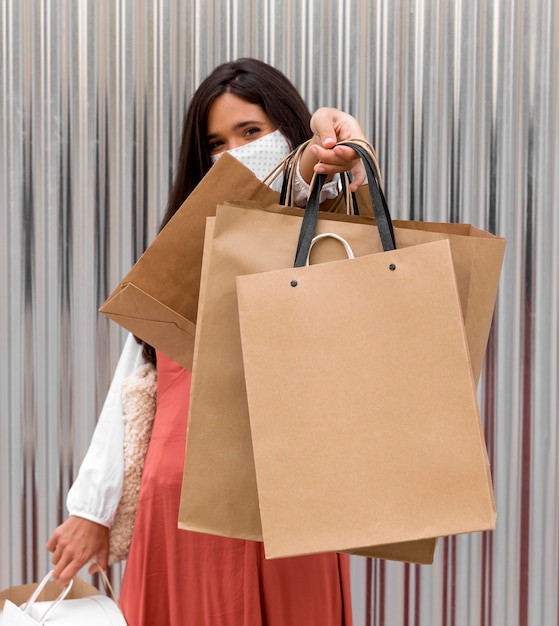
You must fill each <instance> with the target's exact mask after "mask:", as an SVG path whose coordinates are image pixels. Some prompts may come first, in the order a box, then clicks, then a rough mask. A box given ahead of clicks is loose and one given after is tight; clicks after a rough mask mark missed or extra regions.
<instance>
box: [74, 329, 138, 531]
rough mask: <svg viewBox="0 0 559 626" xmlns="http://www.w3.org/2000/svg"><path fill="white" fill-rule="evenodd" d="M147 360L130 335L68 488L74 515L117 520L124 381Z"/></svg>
mask: <svg viewBox="0 0 559 626" xmlns="http://www.w3.org/2000/svg"><path fill="white" fill-rule="evenodd" d="M144 363H145V361H144V359H143V357H142V346H141V345H140V344H138V342H137V341H136V340H135V338H134V336H133V335H132V334H130V335H128V338H127V339H126V342H125V344H124V348H123V350H122V353H121V355H120V358H119V361H118V364H117V367H116V370H115V373H114V376H113V379H112V381H111V385H110V387H109V392H108V394H107V397H106V399H105V402H104V404H103V408H102V410H101V414H100V415H99V419H98V421H97V425H96V427H95V431H94V432H93V437H92V439H91V443H90V445H89V448H88V450H87V452H86V455H85V457H84V459H83V461H82V464H81V466H80V469H79V472H78V476H77V478H76V480H75V482H74V484H73V485H72V487H71V488H70V491H69V492H68V497H67V499H66V505H67V507H68V511H69V513H70V515H77V516H79V517H83V518H85V519H88V520H91V521H93V522H97V523H99V524H103V525H104V526H109V527H110V526H111V525H112V523H113V521H114V517H115V513H116V509H117V506H118V502H119V500H120V496H121V494H122V482H123V475H124V452H123V438H124V425H123V419H122V383H123V382H124V380H125V379H126V377H127V376H129V375H130V374H131V373H132V372H134V371H135V370H136V369H137V368H138V367H140V366H141V365H143V364H144Z"/></svg>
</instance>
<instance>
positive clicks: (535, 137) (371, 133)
mask: <svg viewBox="0 0 559 626" xmlns="http://www.w3.org/2000/svg"><path fill="white" fill-rule="evenodd" d="M239 56H255V57H258V58H260V59H263V60H266V61H268V62H270V63H272V64H273V65H275V66H276V67H278V68H279V69H281V70H282V71H284V72H285V73H286V74H287V75H288V76H289V77H290V78H291V79H292V81H293V82H294V84H295V85H296V86H297V87H298V89H299V90H300V91H301V93H302V95H303V97H304V98H305V100H306V101H307V103H308V105H309V107H310V108H311V109H314V108H316V107H318V106H322V105H325V106H338V107H340V108H343V109H345V110H347V111H349V112H350V113H352V114H353V115H355V116H356V117H357V118H358V119H359V120H360V121H361V123H362V125H363V127H364V128H365V130H366V133H367V135H368V137H369V138H370V139H371V141H372V142H373V143H374V144H375V146H376V147H377V150H378V155H379V161H380V164H381V167H382V170H383V175H384V179H385V183H386V193H387V197H388V200H389V204H390V206H391V207H392V211H393V214H394V216H395V217H398V218H402V219H420V220H430V221H458V222H469V223H473V224H474V225H475V226H477V227H479V228H483V229H488V230H491V231H493V232H495V233H497V234H499V235H501V236H504V237H507V239H508V246H507V253H506V258H505V264H504V268H503V274H502V281H501V289H500V293H499V298H498V302H497V310H496V315H495V318H494V323H493V328H492V332H491V336H490V340H489V346H488V352H487V359H486V364H485V368H484V371H483V375H482V380H481V384H480V389H479V398H480V407H481V409H482V415H483V420H484V424H483V426H484V432H485V436H486V440H487V444H488V450H489V456H490V460H491V464H492V467H491V469H492V472H493V476H494V481H495V494H496V500H497V510H498V522H497V529H496V531H495V532H494V533H484V534H480V535H472V536H463V537H456V538H449V539H444V540H441V541H440V543H439V546H438V550H437V556H436V562H435V564H434V565H433V566H429V567H426V566H415V565H406V564H400V563H390V562H381V561H370V560H366V559H361V558H358V557H355V558H353V559H352V579H353V604H354V612H355V623H356V625H357V626H369V625H370V626H384V625H387V626H398V625H400V624H401V625H402V626H478V625H481V626H505V625H506V626H544V625H545V626H547V625H550V626H551V625H553V624H558V625H559V610H558V596H559V573H558V562H559V510H558V506H557V502H558V501H559V478H558V476H559V459H558V448H559V446H558V444H559V431H558V415H559V399H558V386H559V385H558V382H559V337H558V333H559V325H558V316H559V81H558V78H557V77H558V76H559V7H558V5H557V3H556V2H555V1H554V0H532V1H531V2H529V3H528V2H522V1H521V0H494V1H492V2H488V1H485V0H468V1H466V0H283V1H281V2H279V1H274V0H118V1H117V2H113V1H111V0H80V1H79V2H76V1H75V0H0V350H1V356H2V358H1V359H0V588H4V587H6V586H8V585H10V584H16V583H19V582H26V581H30V580H36V579H38V578H39V577H41V576H42V575H43V574H44V573H45V572H46V571H47V569H48V567H49V556H48V554H47V553H46V551H45V549H44V544H45V542H46V540H47V538H48V536H49V534H50V532H51V531H52V529H53V528H54V527H55V525H56V524H57V523H59V522H60V521H61V520H62V519H63V517H64V515H65V506H64V501H65V494H66V492H67V490H68V487H69V485H70V484H71V482H72V479H73V477H74V475H75V473H76V471H77V468H78V466H79V463H80V460H81V458H82V457H83V454H84V452H85V450H86V447H87V444H88V441H89V439H90V436H91V433H92V430H93V427H94V424H95V420H96V416H97V414H98V411H99V409H100V405H101V403H102V401H103V398H104V394H105V393H106V390H107V386H108V383H109V381H110V377H111V373H112V370H113V368H114V365H115V363H116V360H117V358H118V353H119V350H120V346H121V345H122V341H123V337H124V333H123V331H122V330H121V329H120V328H118V327H117V326H116V325H115V324H113V323H111V322H109V321H108V320H106V319H105V318H103V317H102V316H101V315H99V314H98V313H97V309H98V307H99V306H100V304H101V303H102V302H103V301H104V299H105V297H106V296H107V295H108V294H109V293H110V291H111V290H112V289H113V288H114V286H115V285H116V284H117V283H118V281H119V279H120V278H121V277H122V276H123V274H124V273H125V272H126V271H127V270H128V269H129V267H130V266H131V265H132V264H133V262H134V260H135V259H136V258H137V257H138V255H139V254H140V253H141V252H142V250H143V249H144V248H145V247H146V246H147V245H148V244H149V242H150V241H151V240H152V238H153V236H154V234H155V232H156V228H157V224H158V221H159V218H160V216H161V215H162V212H163V210H164V207H165V202H166V196H167V192H168V189H169V185H170V181H171V179H172V175H173V167H174V164H175V162H176V159H177V151H178V146H179V141H180V132H181V123H182V117H183V115H184V112H185V109H186V106H187V103H188V101H189V98H190V97H191V95H192V93H193V91H194V89H195V87H196V86H197V85H198V84H199V82H200V81H201V80H202V79H203V78H204V76H206V75H207V74H208V73H209V71H210V70H211V69H212V68H213V67H214V66H215V65H216V64H218V63H220V62H223V61H225V60H229V59H232V58H236V57H239ZM112 574H113V580H114V581H115V584H116V585H117V587H118V580H119V577H120V575H121V568H120V567H115V568H113V573H112Z"/></svg>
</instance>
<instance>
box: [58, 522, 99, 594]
mask: <svg viewBox="0 0 559 626" xmlns="http://www.w3.org/2000/svg"><path fill="white" fill-rule="evenodd" d="M47 550H49V552H52V553H53V554H52V559H51V561H52V564H53V565H54V566H55V567H54V573H53V578H54V579H55V580H56V581H57V582H58V583H59V584H60V585H61V586H65V585H67V584H68V583H69V582H70V580H71V579H72V578H74V576H75V575H76V574H77V573H78V572H79V570H80V569H81V568H82V567H83V566H84V565H86V564H87V563H88V562H90V561H91V560H92V559H95V560H96V561H97V563H98V564H99V566H100V567H101V568H102V569H104V570H106V569H107V567H108V564H109V529H108V528H107V527H106V526H103V525H102V524H97V523H96V522H91V521H89V520H87V519H84V518H83V517H77V516H75V515H71V516H70V517H69V518H68V519H67V520H66V521H65V522H63V523H62V524H61V525H60V526H59V527H58V528H57V529H56V530H55V531H54V532H53V533H52V535H51V537H50V539H49V540H48V542H47ZM96 569H97V568H96V566H95V565H93V564H92V565H91V567H90V568H89V573H90V574H93V573H94V572H95V571H96Z"/></svg>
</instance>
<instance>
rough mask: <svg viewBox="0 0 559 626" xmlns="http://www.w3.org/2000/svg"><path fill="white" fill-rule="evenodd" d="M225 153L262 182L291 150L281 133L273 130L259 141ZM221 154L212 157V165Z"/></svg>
mask: <svg viewBox="0 0 559 626" xmlns="http://www.w3.org/2000/svg"><path fill="white" fill-rule="evenodd" d="M227 152H228V153H229V154H230V155H231V156H234V157H235V158H236V159H237V160H238V161H240V162H241V163H242V164H243V165H244V166H245V167H248V169H249V170H251V171H252V173H253V174H254V175H255V176H256V178H258V179H259V180H264V178H266V176H267V175H268V174H269V173H270V172H271V171H272V170H273V169H274V168H275V167H276V165H277V164H278V163H279V162H280V161H281V160H282V159H285V157H286V156H287V155H288V154H289V153H290V152H291V149H290V147H289V144H288V143H287V139H286V138H285V137H284V136H283V135H282V133H281V131H279V130H275V131H274V132H273V133H268V134H267V135H264V137H261V138H260V139H256V140H255V141H251V142H250V143H247V144H245V145H244V146H239V147H238V148H233V149H232V150H227ZM222 154H223V152H220V153H219V154H214V155H212V157H211V158H212V163H215V162H216V161H217V160H218V159H219V157H220V156H221V155H222Z"/></svg>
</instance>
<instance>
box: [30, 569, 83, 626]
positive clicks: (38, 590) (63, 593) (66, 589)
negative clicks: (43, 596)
mask: <svg viewBox="0 0 559 626" xmlns="http://www.w3.org/2000/svg"><path fill="white" fill-rule="evenodd" d="M53 573H54V570H51V571H50V572H49V573H48V574H47V575H46V576H45V577H44V578H43V580H41V582H40V583H39V584H38V585H37V588H36V589H35V591H34V592H33V595H32V596H31V597H30V598H29V600H28V601H27V602H26V603H25V604H23V605H22V606H21V607H20V608H21V609H23V613H24V614H26V615H28V614H29V611H30V610H31V606H32V605H33V604H34V603H35V601H36V600H37V598H38V597H39V594H40V593H41V591H43V589H44V588H45V586H46V584H47V583H48V582H49V580H50V579H51V578H52V575H53ZM73 584H74V581H73V580H71V581H70V582H69V583H68V584H67V585H66V587H64V589H63V590H62V591H61V592H60V595H59V596H58V598H56V600H55V601H54V602H53V603H52V604H51V605H50V606H49V608H48V609H47V610H46V611H45V612H44V613H43V615H41V617H40V619H39V624H44V623H45V621H46V619H47V617H48V614H49V613H50V612H51V611H52V610H53V609H54V608H56V607H57V606H58V605H59V604H60V603H61V602H62V600H64V598H65V597H66V596H67V595H68V594H69V593H70V589H72V585H73ZM24 607H25V608H24Z"/></svg>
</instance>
